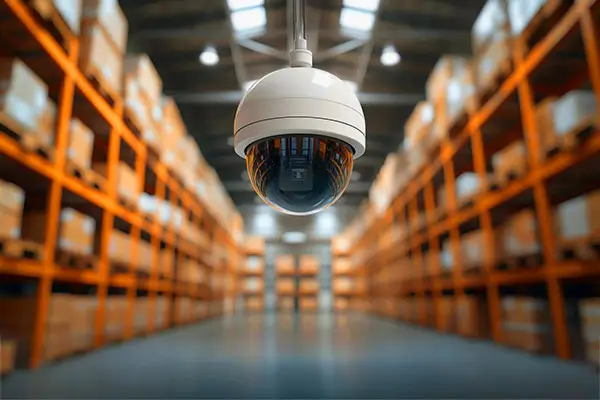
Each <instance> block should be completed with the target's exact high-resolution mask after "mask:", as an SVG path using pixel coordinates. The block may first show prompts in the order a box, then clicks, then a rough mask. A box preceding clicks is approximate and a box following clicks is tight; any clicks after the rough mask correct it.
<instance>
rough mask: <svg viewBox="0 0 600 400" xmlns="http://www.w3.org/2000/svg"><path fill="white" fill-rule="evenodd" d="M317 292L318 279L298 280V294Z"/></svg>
mask: <svg viewBox="0 0 600 400" xmlns="http://www.w3.org/2000/svg"><path fill="white" fill-rule="evenodd" d="M318 291H319V280H318V279H312V278H310V279H307V278H304V279H300V292H302V293H316V292H318Z"/></svg>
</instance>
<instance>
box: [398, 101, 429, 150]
mask: <svg viewBox="0 0 600 400" xmlns="http://www.w3.org/2000/svg"><path fill="white" fill-rule="evenodd" d="M433 117H434V111H433V104H432V103H430V102H428V101H422V102H420V103H418V104H417V105H416V106H415V109H414V110H413V112H412V114H411V115H410V117H409V118H408V120H407V121H406V124H404V137H405V139H404V142H405V146H404V148H405V149H407V150H412V149H416V148H417V147H419V146H421V145H423V146H424V147H425V148H429V145H428V139H429V137H430V135H431V130H432V124H433ZM409 154H410V153H409Z"/></svg>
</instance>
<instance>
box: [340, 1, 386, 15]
mask: <svg viewBox="0 0 600 400" xmlns="http://www.w3.org/2000/svg"><path fill="white" fill-rule="evenodd" d="M343 5H344V7H350V8H356V9H359V10H363V11H370V12H373V11H375V10H377V8H378V7H379V0H344V1H343Z"/></svg>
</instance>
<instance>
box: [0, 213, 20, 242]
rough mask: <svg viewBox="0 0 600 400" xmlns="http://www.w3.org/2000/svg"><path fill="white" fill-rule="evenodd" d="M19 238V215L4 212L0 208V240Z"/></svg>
mask: <svg viewBox="0 0 600 400" xmlns="http://www.w3.org/2000/svg"><path fill="white" fill-rule="evenodd" d="M20 237H21V215H20V214H13V213H9V212H6V210H5V209H3V208H0V239H5V238H10V239H19V238H20Z"/></svg>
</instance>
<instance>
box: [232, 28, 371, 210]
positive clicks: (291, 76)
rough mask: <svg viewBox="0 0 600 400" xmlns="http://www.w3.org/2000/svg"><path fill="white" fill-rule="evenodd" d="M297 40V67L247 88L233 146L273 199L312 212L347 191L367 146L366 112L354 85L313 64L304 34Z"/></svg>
mask: <svg viewBox="0 0 600 400" xmlns="http://www.w3.org/2000/svg"><path fill="white" fill-rule="evenodd" d="M295 47H296V48H295V49H294V50H292V52H291V53H290V58H291V62H290V64H291V66H292V68H285V69H281V70H278V71H275V72H272V73H270V74H268V75H266V76H264V77H263V78H262V79H260V80H258V81H257V82H256V83H254V85H252V86H251V87H250V88H249V90H248V91H247V92H246V94H245V96H244V98H243V99H242V101H241V102H240V104H239V106H238V109H237V112H236V115H235V122H234V146H235V151H236V153H237V154H238V155H240V156H241V157H244V158H246V169H247V170H248V175H249V178H250V182H251V183H252V186H253V187H254V190H255V191H256V193H257V194H258V195H259V196H260V197H261V198H262V199H263V200H264V201H265V202H266V203H267V204H269V205H271V206H272V207H274V208H275V209H277V210H279V211H281V212H284V213H286V214H292V215H308V214H314V213H316V212H319V211H321V210H323V209H325V208H327V207H328V206H330V205H332V204H333V203H335V202H336V201H337V200H338V199H339V198H340V197H341V195H342V194H343V193H344V191H345V190H346V187H347V186H348V184H349V183H350V176H351V174H352V166H353V161H354V159H355V158H358V157H360V156H361V155H362V154H363V153H364V152H365V143H366V136H365V134H366V132H365V117H364V113H363V110H362V107H361V105H360V102H359V101H358V98H357V97H356V94H355V93H354V91H353V90H352V88H351V87H350V85H348V84H347V83H346V82H344V81H342V80H341V79H339V78H337V77H336V76H334V75H332V74H330V73H328V72H325V71H322V70H319V69H315V68H312V67H311V64H312V55H311V53H310V52H309V51H308V50H306V41H305V40H303V39H296V46H295Z"/></svg>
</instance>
